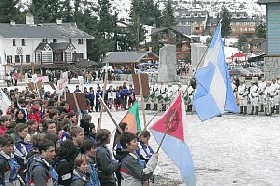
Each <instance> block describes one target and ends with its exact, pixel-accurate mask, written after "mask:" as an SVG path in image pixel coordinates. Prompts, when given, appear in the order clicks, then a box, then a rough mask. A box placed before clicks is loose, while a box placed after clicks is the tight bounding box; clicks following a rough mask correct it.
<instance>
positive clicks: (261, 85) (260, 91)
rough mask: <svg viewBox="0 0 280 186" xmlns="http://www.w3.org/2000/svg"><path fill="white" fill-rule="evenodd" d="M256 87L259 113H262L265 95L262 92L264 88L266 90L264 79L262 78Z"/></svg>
mask: <svg viewBox="0 0 280 186" xmlns="http://www.w3.org/2000/svg"><path fill="white" fill-rule="evenodd" d="M258 87H259V88H258V93H259V105H260V107H261V110H260V112H263V111H264V104H265V94H264V91H265V88H266V82H265V78H264V77H263V78H262V79H261V82H259V84H258Z"/></svg>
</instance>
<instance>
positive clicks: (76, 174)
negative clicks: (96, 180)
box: [70, 169, 91, 186]
mask: <svg viewBox="0 0 280 186" xmlns="http://www.w3.org/2000/svg"><path fill="white" fill-rule="evenodd" d="M90 185H91V184H90V180H89V175H87V174H85V173H82V172H81V171H79V170H77V169H74V171H73V178H72V183H71V184H70V186H90Z"/></svg>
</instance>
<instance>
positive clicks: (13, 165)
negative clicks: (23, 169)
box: [0, 134, 23, 186]
mask: <svg viewBox="0 0 280 186" xmlns="http://www.w3.org/2000/svg"><path fill="white" fill-rule="evenodd" d="M0 146H1V152H0V184H1V185H3V186H9V185H20V180H21V181H23V180H22V179H21V178H20V177H19V175H18V173H19V170H20V165H19V164H18V163H17V162H16V160H15V159H14V155H13V152H14V140H13V138H12V137H11V136H10V135H8V134H5V135H3V136H1V137H0Z"/></svg>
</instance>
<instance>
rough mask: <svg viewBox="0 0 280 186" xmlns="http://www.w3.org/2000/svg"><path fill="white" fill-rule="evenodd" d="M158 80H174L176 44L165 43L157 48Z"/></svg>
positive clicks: (168, 81)
mask: <svg viewBox="0 0 280 186" xmlns="http://www.w3.org/2000/svg"><path fill="white" fill-rule="evenodd" d="M159 61H160V62H159V67H158V82H163V83H170V82H174V81H176V74H177V73H176V66H177V64H176V45H171V44H165V45H164V46H163V47H162V48H161V49H160V50H159Z"/></svg>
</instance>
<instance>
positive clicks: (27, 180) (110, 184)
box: [0, 89, 158, 186]
mask: <svg viewBox="0 0 280 186" xmlns="http://www.w3.org/2000/svg"><path fill="white" fill-rule="evenodd" d="M9 97H10V98H11V101H12V103H13V104H12V106H10V107H9V108H8V109H7V110H6V111H3V113H2V115H1V116H0V184H1V185H4V186H9V185H36V186H41V185H42V186H46V185H70V186H72V185H73V186H74V185H75V186H80V185H81V186H82V185H84V186H89V185H93V186H116V185H128V186H129V185H135V186H137V185H139V186H140V185H149V184H150V183H153V171H154V169H155V167H156V165H157V159H158V155H157V153H154V151H153V150H152V148H151V147H150V146H149V144H148V141H149V138H150V133H149V132H148V131H142V132H141V133H140V134H138V136H137V134H132V133H130V132H127V131H126V130H127V127H126V124H125V123H120V124H119V126H120V128H121V131H119V130H118V132H116V133H115V138H114V144H115V145H114V150H113V151H111V150H110V149H109V148H108V144H109V143H110V142H111V132H110V131H108V130H107V129H99V130H98V131H96V129H95V125H94V124H93V123H92V122H91V120H92V117H91V115H83V118H82V119H80V120H79V119H78V117H77V113H76V112H74V111H73V110H71V108H69V105H68V104H67V102H66V101H64V100H63V98H61V99H62V100H59V101H58V100H57V97H56V95H49V97H48V98H47V99H46V100H36V99H35V95H33V94H32V93H30V92H28V91H23V92H19V91H18V90H17V89H15V90H13V91H11V92H10V94H9ZM116 175H117V176H116ZM116 177H117V178H118V179H117V178H116Z"/></svg>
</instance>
